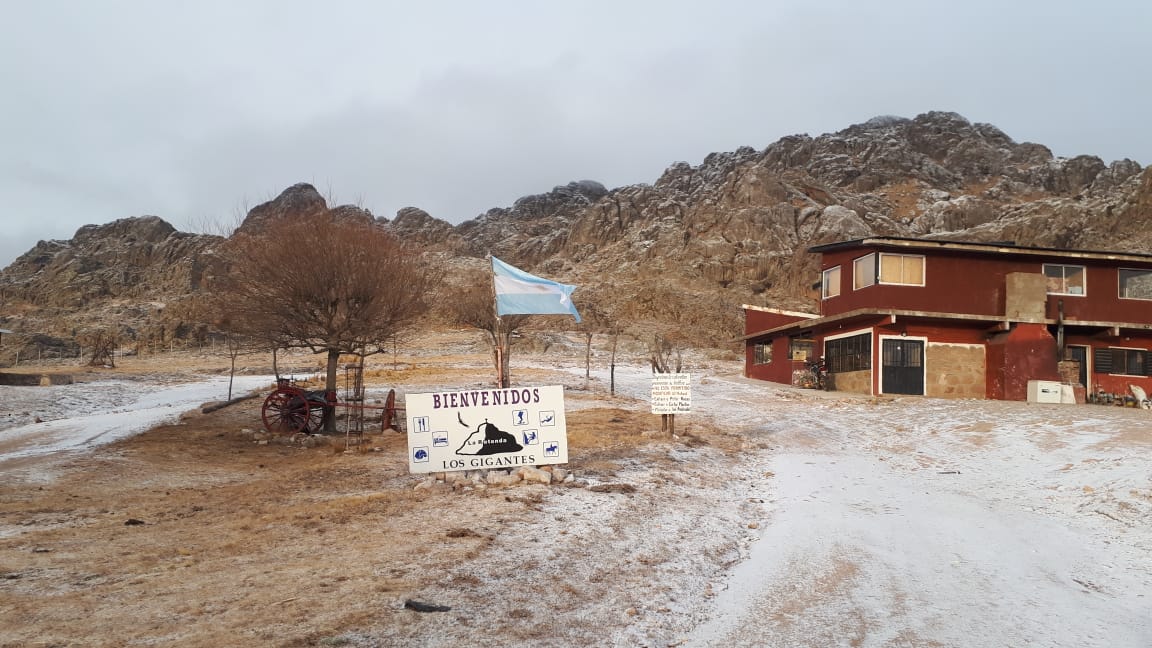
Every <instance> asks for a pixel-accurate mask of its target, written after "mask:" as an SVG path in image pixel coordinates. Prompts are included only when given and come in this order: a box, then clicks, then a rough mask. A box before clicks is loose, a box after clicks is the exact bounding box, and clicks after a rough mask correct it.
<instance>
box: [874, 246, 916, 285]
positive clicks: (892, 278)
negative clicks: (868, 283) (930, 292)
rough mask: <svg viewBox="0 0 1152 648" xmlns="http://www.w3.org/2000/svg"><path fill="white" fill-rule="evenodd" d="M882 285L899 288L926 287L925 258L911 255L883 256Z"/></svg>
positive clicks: (881, 257)
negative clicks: (893, 285)
mask: <svg viewBox="0 0 1152 648" xmlns="http://www.w3.org/2000/svg"><path fill="white" fill-rule="evenodd" d="M879 278H880V283H882V284H896V285H899V286H923V285H924V257H922V256H916V255H911V254H881V255H880V277H879Z"/></svg>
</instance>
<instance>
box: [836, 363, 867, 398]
mask: <svg viewBox="0 0 1152 648" xmlns="http://www.w3.org/2000/svg"><path fill="white" fill-rule="evenodd" d="M830 378H831V380H832V389H834V390H836V391H838V392H848V393H850V394H866V395H869V396H871V395H872V370H871V369H864V370H863V371H845V372H843V373H834V374H831V375H830Z"/></svg>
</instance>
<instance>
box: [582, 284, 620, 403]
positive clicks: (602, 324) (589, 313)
mask: <svg viewBox="0 0 1152 648" xmlns="http://www.w3.org/2000/svg"><path fill="white" fill-rule="evenodd" d="M580 310H581V311H582V312H581V314H582V316H583V317H582V318H581V321H580V323H579V324H577V325H576V330H578V331H580V333H581V334H583V335H584V382H585V386H587V382H588V380H590V379H591V377H592V338H593V336H595V335H596V334H597V333H612V332H613V329H614V324H613V318H612V316H611V314H610V313H609V311H608V310H607V308H605V307H604V305H603V304H601V303H600V302H599V301H598V300H596V299H595V298H588V297H587V296H586V297H585V298H584V301H583V302H582V303H581V305H580ZM613 352H615V339H613ZM613 361H615V355H613ZM613 364H615V362H613ZM613 374H615V371H614V370H613ZM614 377H615V376H614V375H613V378H614Z"/></svg>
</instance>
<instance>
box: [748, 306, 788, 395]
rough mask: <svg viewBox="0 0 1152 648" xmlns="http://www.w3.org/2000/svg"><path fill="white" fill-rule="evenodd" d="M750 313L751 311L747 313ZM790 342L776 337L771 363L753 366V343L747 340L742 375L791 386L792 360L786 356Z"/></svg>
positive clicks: (773, 342)
mask: <svg viewBox="0 0 1152 648" xmlns="http://www.w3.org/2000/svg"><path fill="white" fill-rule="evenodd" d="M748 312H751V311H748ZM789 343H790V340H789V339H788V338H787V337H777V338H776V339H774V340H772V362H770V363H768V364H761V365H758V364H753V361H754V359H755V354H756V351H755V342H754V341H752V340H749V341H748V343H747V344H745V345H744V375H745V376H747V377H749V378H755V379H757V380H768V381H771V382H777V383H783V384H785V385H791V384H792V358H791V357H790V356H789V355H788V351H789V346H790V344H789Z"/></svg>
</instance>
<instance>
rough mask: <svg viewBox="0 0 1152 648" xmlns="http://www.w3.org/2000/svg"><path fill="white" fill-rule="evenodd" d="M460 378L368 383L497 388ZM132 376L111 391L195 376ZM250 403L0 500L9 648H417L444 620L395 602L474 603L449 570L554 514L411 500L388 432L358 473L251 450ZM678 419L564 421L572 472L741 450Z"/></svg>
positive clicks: (164, 430) (435, 496)
mask: <svg viewBox="0 0 1152 648" xmlns="http://www.w3.org/2000/svg"><path fill="white" fill-rule="evenodd" d="M301 357H302V358H307V357H308V356H301ZM457 359H458V360H464V361H466V362H462V363H461V364H471V365H472V366H474V367H477V368H475V369H467V368H465V369H461V368H459V366H452V364H451V362H449V361H447V360H444V359H443V358H408V359H407V360H410V361H411V364H410V365H409V366H410V367H411V368H409V369H406V370H404V371H399V372H397V371H393V370H392V369H390V368H388V367H385V366H373V364H370V365H369V375H370V381H369V382H370V384H371V385H373V386H382V385H390V386H400V387H402V388H403V390H408V391H410V390H412V389H419V387H420V386H421V385H425V384H436V385H444V384H459V383H468V382H483V381H485V380H488V379H490V377H489V374H490V371H489V370H488V369H487V367H486V366H485V365H484V364H483V363H484V360H485V358H484V356H482V355H481V356H479V357H476V356H460V357H459V358H457ZM128 360H130V361H129V362H125V363H124V365H123V366H122V367H121V368H120V369H117V370H116V372H117V373H130V372H133V371H136V372H140V373H147V372H149V371H167V372H172V371H176V370H177V369H187V368H191V367H195V366H197V365H198V364H200V365H202V364H203V363H204V359H203V358H199V359H198V358H196V357H194V356H191V357H187V358H183V359H179V360H177V359H175V358H165V359H163V361H160V360H152V359H150V358H134V359H128ZM261 360H262V359H261ZM213 361H219V358H214V359H213ZM381 364H386V363H381ZM519 374H520V376H522V377H523V378H524V379H537V378H538V379H553V380H555V379H556V378H557V374H555V373H554V372H549V371H547V370H524V371H521V372H519ZM261 402H262V399H253V400H249V401H245V402H243V403H240V404H237V405H234V406H232V407H228V408H225V409H223V410H219V411H217V412H214V413H212V414H207V415H205V414H199V413H196V414H192V415H186V416H185V417H184V419H183V420H182V421H181V422H180V423H179V424H176V425H169V426H163V427H159V428H156V429H153V430H151V431H150V432H147V433H145V434H141V435H139V436H136V437H132V438H130V439H126V440H124V441H121V442H118V443H115V444H111V445H108V446H104V447H102V448H100V449H99V450H97V451H95V452H93V453H92V454H89V455H85V456H80V457H78V458H72V459H70V460H66V461H64V462H63V463H61V464H60V465H57V466H53V467H51V468H52V470H54V471H56V472H57V473H58V477H57V478H56V479H55V481H52V482H49V483H44V484H42V485H38V486H37V487H35V488H33V487H29V486H28V485H27V484H24V483H19V482H17V481H15V480H10V481H8V482H4V483H0V610H3V611H4V618H5V623H4V624H3V626H2V627H0V646H25V645H46V646H48V645H60V646H65V645H85V646H121V645H133V644H149V645H155V644H172V645H176V644H178V645H182V646H225V645H270V646H312V645H338V644H339V643H340V642H342V641H344V639H341V637H344V635H343V634H342V633H346V632H349V631H350V630H355V631H356V632H360V631H371V632H372V633H373V635H374V636H390V635H393V634H395V636H420V635H421V634H426V633H428V632H431V631H432V630H431V628H434V627H435V623H437V621H436V619H435V618H434V617H435V615H414V614H412V613H411V612H406V611H404V610H403V608H402V603H403V601H404V599H405V598H408V597H412V596H418V593H419V592H421V591H422V590H425V589H427V588H429V587H431V586H433V585H444V584H453V585H456V586H458V587H464V588H467V587H468V585H469V583H468V582H467V575H461V574H460V573H459V572H455V571H454V570H453V569H452V567H453V566H456V565H459V564H466V563H467V561H470V560H476V559H482V557H483V556H484V555H485V552H487V551H489V550H490V546H491V545H492V543H493V540H494V538H496V537H497V536H499V535H500V534H503V533H508V532H516V529H517V527H518V524H511V525H510V523H512V522H517V523H518V522H519V521H521V520H523V519H524V516H525V514H526V512H539V511H541V510H543V509H542V507H543V506H544V504H546V501H545V499H544V495H543V493H546V492H547V491H546V490H545V491H542V492H541V493H535V492H534V491H531V490H530V489H529V488H523V489H518V490H517V491H516V492H509V493H508V494H507V496H505V495H504V494H502V493H497V492H495V491H488V492H485V491H477V492H473V493H471V494H465V493H455V494H454V493H452V492H450V491H449V490H447V489H443V490H437V489H433V490H414V489H413V486H414V484H415V483H417V481H418V480H417V478H415V477H412V476H411V475H409V474H408V472H407V463H406V456H407V445H406V439H405V437H404V436H403V435H401V434H398V433H395V432H385V433H383V434H378V435H374V436H372V437H370V438H369V440H368V442H367V443H365V444H364V445H363V446H361V447H360V448H359V449H360V450H362V451H361V452H354V453H344V452H342V450H343V446H342V445H341V442H342V439H336V440H335V442H334V443H333V444H332V445H330V446H321V447H316V448H303V447H299V446H294V445H290V444H285V443H277V442H274V443H269V444H268V445H260V444H257V443H254V442H253V440H252V439H251V437H250V436H247V435H246V434H244V433H243V432H241V430H242V429H244V428H256V427H258V422H257V421H258V417H259V408H260V405H261ZM684 418H685V419H686V420H685V421H684V423H683V424H682V426H681V430H682V431H683V432H685V434H684V435H683V436H681V437H680V439H679V440H675V439H672V438H670V437H668V436H667V435H662V434H660V433H659V432H658V430H659V417H658V416H652V415H650V414H648V413H647V411H646V406H645V405H642V404H640V405H638V406H636V407H625V406H623V404H622V406H621V407H609V408H592V409H585V410H577V411H573V412H571V413H570V414H569V417H568V420H569V441H570V459H571V463H570V464H569V465H568V466H567V467H568V468H570V469H573V470H575V471H577V473H578V474H588V475H593V474H595V475H599V476H602V477H611V476H612V475H614V474H615V473H616V471H617V470H618V469H619V468H620V467H621V465H622V463H623V462H625V461H626V460H629V459H631V460H634V459H635V457H636V456H637V455H639V454H643V453H644V452H646V451H647V450H648V449H656V450H659V449H660V448H663V447H665V446H669V445H671V444H674V443H689V444H691V443H717V444H719V445H721V446H723V445H724V444H729V445H730V444H732V443H733V438H731V437H728V436H726V435H724V434H719V433H716V432H715V431H711V430H705V429H704V428H702V427H700V426H699V425H697V424H695V423H692V422H691V417H684ZM368 449H372V450H373V451H366V450H368ZM660 454H667V453H666V452H663V453H661V452H659V451H658V452H653V453H651V455H652V456H654V457H656V459H654V460H659V455H660ZM130 520H136V521H139V522H141V523H142V524H136V523H131V524H129V521H130ZM645 559H650V560H653V561H658V557H647V558H645ZM525 568H528V567H527V566H525ZM530 609H531V608H530V606H529V601H527V600H526V601H525V602H524V605H522V606H519V607H517V606H513V607H512V610H511V612H509V613H511V614H521V615H522V616H523V618H522V619H521V620H522V621H524V622H525V623H523V624H522V625H523V628H522V631H523V636H522V639H524V640H529V639H532V638H542V637H546V636H548V632H549V631H548V630H547V627H546V625H538V624H536V623H535V621H536V620H535V619H534V618H530V615H529V614H523V612H524V611H528V610H530ZM518 610H519V611H520V612H517V611H518ZM430 617H432V618H430ZM326 642H327V643H326ZM332 642H335V643H332Z"/></svg>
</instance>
